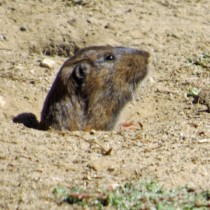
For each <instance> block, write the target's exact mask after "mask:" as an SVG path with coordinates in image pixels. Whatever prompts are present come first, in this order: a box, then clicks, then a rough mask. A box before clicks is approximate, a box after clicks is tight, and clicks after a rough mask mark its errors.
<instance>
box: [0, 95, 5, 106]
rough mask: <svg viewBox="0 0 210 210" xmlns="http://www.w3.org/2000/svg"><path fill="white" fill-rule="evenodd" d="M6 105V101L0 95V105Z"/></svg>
mask: <svg viewBox="0 0 210 210" xmlns="http://www.w3.org/2000/svg"><path fill="white" fill-rule="evenodd" d="M5 105H6V101H5V99H4V97H3V96H0V107H1V108H2V107H4V106H5Z"/></svg>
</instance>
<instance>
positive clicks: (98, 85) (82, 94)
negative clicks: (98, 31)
mask: <svg viewBox="0 0 210 210" xmlns="http://www.w3.org/2000/svg"><path fill="white" fill-rule="evenodd" d="M148 58H149V53H148V52H145V51H140V50H135V49H130V48H124V47H111V46H98V47H88V48H84V49H81V50H80V51H79V52H77V53H76V55H74V56H73V57H72V58H69V59H68V60H67V61H66V62H65V63H64V64H63V66H62V67H61V70H60V71H59V72H58V75H57V77H56V79H55V81H54V83H53V85H52V87H51V89H50V91H49V93H48V95H47V98H46V100H45V103H44V107H43V110H42V115H41V123H40V127H41V129H44V130H45V129H48V128H49V127H52V128H54V129H59V130H89V129H96V130H111V129H113V127H114V125H115V122H116V120H117V117H118V115H119V113H120V111H121V109H122V108H123V106H124V105H125V104H126V103H127V102H128V101H129V100H130V99H131V98H132V94H133V92H134V90H135V89H136V86H137V84H138V83H139V82H140V81H141V80H143V79H144V78H145V76H146V75H147V72H148V68H147V64H148Z"/></svg>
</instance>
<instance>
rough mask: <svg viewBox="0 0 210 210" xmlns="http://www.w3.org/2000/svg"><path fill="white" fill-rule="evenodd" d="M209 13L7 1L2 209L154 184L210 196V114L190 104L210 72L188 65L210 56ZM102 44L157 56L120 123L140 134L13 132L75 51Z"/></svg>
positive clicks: (129, 1)
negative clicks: (65, 194) (59, 191)
mask: <svg viewBox="0 0 210 210" xmlns="http://www.w3.org/2000/svg"><path fill="white" fill-rule="evenodd" d="M172 2H173V3H172ZM209 8H210V1H209V0H197V1H193V0H183V1H178V0H177V1H167V0H155V1H153V0H147V1H143V0H142V1H139V0H121V1H111V0H107V1H101V0H89V1H88V0H83V1H82V3H81V4H74V3H73V1H68V0H57V1H56V0H40V1H33V0H28V1H25V0H13V1H12V0H1V1H0V119H1V120H0V185H1V190H0V198H1V199H0V208H1V209H60V208H61V207H60V206H59V205H58V204H57V202H56V201H55V198H54V197H53V194H52V190H53V189H54V188H55V187H56V186H58V185H63V186H65V187H72V186H82V187H84V188H93V187H104V186H105V187H108V186H113V185H116V184H122V183H124V182H127V181H138V180H144V179H155V180H157V181H158V182H159V183H161V184H163V185H164V186H165V187H167V188H172V187H178V186H184V185H189V186H191V187H192V188H195V189H209V188H210V114H209V113H208V112H206V106H205V105H200V104H193V103H192V101H193V99H192V98H189V97H187V96H186V95H187V93H188V91H189V89H190V88H192V87H197V88H199V89H200V88H204V87H209V84H210V70H209V65H208V66H206V67H205V66H201V65H194V64H193V63H189V62H188V60H189V59H198V58H201V56H202V54H203V53H210V30H209V24H210V10H209ZM102 44H110V45H123V46H128V47H135V48H139V49H144V50H147V51H149V52H150V53H151V64H150V71H151V74H150V76H149V78H148V79H147V81H146V82H145V83H144V84H143V85H142V86H141V87H140V88H139V90H138V91H137V94H136V97H135V100H134V101H132V102H131V103H129V104H128V106H127V107H126V108H125V109H124V110H123V112H122V115H121V117H120V121H119V122H133V123H134V124H136V125H138V124H139V125H141V126H139V127H135V129H134V130H131V129H130V130H125V131H119V128H116V130H115V131H113V132H96V133H95V134H93V135H91V134H89V133H84V132H56V131H47V132H43V131H38V130H35V129H29V128H26V127H24V126H23V125H21V124H15V123H13V122H12V119H13V117H15V116H17V115H18V114H20V113H23V112H32V113H34V114H35V115H36V116H37V117H38V118H39V117H40V111H41V109H42V105H43V102H44V99H45V96H46V94H47V92H48V90H49V88H50V85H51V84H52V81H53V80H54V78H55V75H56V72H57V71H58V70H59V68H60V66H61V65H62V63H63V62H64V60H66V57H67V56H70V55H71V54H72V52H73V50H74V48H75V47H85V46H90V45H102ZM45 57H49V58H50V59H52V60H54V61H56V65H55V67H54V68H53V69H48V68H43V67H40V61H42V60H43V59H44V58H45ZM109 149H112V151H111V154H106V151H108V150H109ZM63 208H69V206H68V205H63V206H62V209H63Z"/></svg>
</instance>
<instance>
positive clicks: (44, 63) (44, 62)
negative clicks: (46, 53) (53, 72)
mask: <svg viewBox="0 0 210 210" xmlns="http://www.w3.org/2000/svg"><path fill="white" fill-rule="evenodd" d="M55 65H56V62H55V61H54V60H51V59H49V58H44V59H43V60H42V61H41V63H40V66H41V67H46V68H48V69H52V68H54V67H55Z"/></svg>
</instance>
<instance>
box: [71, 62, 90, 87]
mask: <svg viewBox="0 0 210 210" xmlns="http://www.w3.org/2000/svg"><path fill="white" fill-rule="evenodd" d="M87 73H88V66H87V64H86V63H80V64H77V65H76V66H75V67H74V69H73V72H72V76H73V79H74V80H75V82H76V83H77V84H78V85H82V84H83V82H84V80H85V78H86V75H87Z"/></svg>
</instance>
